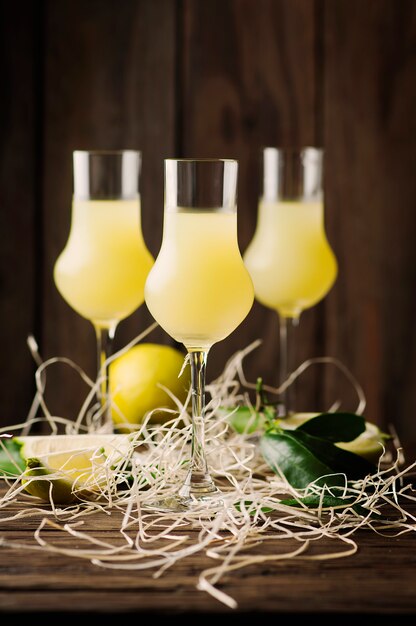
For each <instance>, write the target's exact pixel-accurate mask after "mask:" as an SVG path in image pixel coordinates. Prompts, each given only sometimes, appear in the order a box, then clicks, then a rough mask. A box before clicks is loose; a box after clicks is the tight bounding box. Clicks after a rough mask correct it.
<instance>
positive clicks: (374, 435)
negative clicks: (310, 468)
mask: <svg viewBox="0 0 416 626" xmlns="http://www.w3.org/2000/svg"><path fill="white" fill-rule="evenodd" d="M317 415H319V413H294V414H293V415H290V416H289V417H285V418H283V419H281V420H278V425H279V426H280V427H281V428H287V429H289V430H293V429H295V428H297V427H298V426H300V425H301V424H303V423H304V422H306V421H307V420H309V419H311V418H312V417H316V416H317ZM386 439H388V436H387V435H385V434H384V433H383V432H382V431H381V430H380V429H379V428H378V427H377V426H376V425H375V424H373V423H371V422H367V421H366V422H365V430H364V431H363V432H362V433H361V434H360V435H359V436H358V437H357V438H356V439H353V441H348V442H342V443H336V444H335V445H336V446H338V448H342V449H343V450H348V451H349V452H353V453H354V454H358V455H359V456H362V457H364V458H365V459H367V460H368V461H370V462H372V463H377V462H378V460H379V458H380V456H381V455H382V454H383V452H384V445H383V443H384V442H385V440H386Z"/></svg>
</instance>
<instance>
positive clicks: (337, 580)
mask: <svg viewBox="0 0 416 626" xmlns="http://www.w3.org/2000/svg"><path fill="white" fill-rule="evenodd" d="M13 506H15V505H13ZM15 508H16V510H18V506H17V505H16V506H15ZM415 512H416V507H415ZM0 517H1V511H0ZM3 517H4V515H3ZM39 519H40V518H39ZM39 519H30V520H23V521H19V520H15V521H11V522H2V523H0V537H1V538H2V540H3V541H4V540H6V541H13V542H24V543H30V542H32V544H34V543H35V542H34V539H33V532H34V529H35V528H36V527H37V525H38V522H39ZM116 521H117V520H116V519H115V517H114V516H107V515H104V514H103V515H101V514H99V515H93V516H90V517H88V518H85V528H84V529H94V531H95V535H96V536H99V537H101V538H103V539H112V540H113V541H116V539H117V536H118V537H119V536H120V535H119V531H118V530H116V529H117V524H116V523H115V522H116ZM45 533H47V534H45ZM44 536H47V538H48V540H49V541H51V542H55V543H60V545H65V546H67V547H74V546H75V545H76V543H77V540H76V539H74V538H72V539H71V538H70V537H64V536H63V534H62V532H60V531H59V530H56V529H54V528H52V527H51V528H48V529H46V530H45V531H44ZM355 538H356V540H357V542H358V544H359V550H358V553H356V554H355V555H353V556H349V557H345V558H341V559H336V560H332V561H321V562H319V561H306V560H302V559H300V560H297V561H280V562H274V563H268V564H266V565H261V566H250V567H247V568H245V569H243V570H241V571H237V572H235V573H232V574H229V575H227V576H226V577H225V578H224V579H223V582H222V583H221V584H220V585H219V587H220V589H222V590H223V591H224V592H226V593H227V594H229V595H231V596H232V597H234V598H235V599H236V600H237V602H238V608H237V609H235V610H231V609H228V608H227V607H225V606H224V605H222V604H221V603H219V602H218V601H217V600H215V599H213V598H212V597H211V596H209V595H208V594H206V593H205V592H201V591H198V590H197V589H196V581H197V577H198V573H199V572H200V571H201V569H202V568H203V567H209V566H210V565H211V564H212V561H211V560H210V559H209V558H208V557H206V556H204V555H201V554H199V555H195V556H191V557H188V558H187V559H186V560H184V561H182V562H179V563H177V564H176V565H175V566H174V567H172V568H171V569H169V570H167V571H166V572H165V573H164V575H163V576H162V577H160V578H158V579H154V578H152V575H151V573H149V571H144V572H137V571H136V572H128V571H127V572H124V571H120V570H108V569H101V568H99V567H97V566H95V565H93V564H92V563H91V562H89V561H85V560H81V559H78V558H74V557H69V556H62V555H56V554H52V553H45V552H43V551H40V550H37V551H22V550H21V549H19V548H18V547H7V546H4V545H3V546H2V547H0V612H2V613H3V614H4V613H10V614H13V615H14V616H17V615H22V614H26V613H31V614H36V615H38V617H39V618H40V617H42V620H45V619H46V620H47V619H48V618H50V619H52V618H53V619H55V618H56V616H57V614H66V613H74V614H81V613H82V614H84V613H85V614H89V615H91V614H96V615H98V614H99V616H100V617H99V618H100V620H102V619H103V618H104V617H105V614H112V618H114V614H119V615H122V614H127V613H135V614H137V615H138V616H139V617H140V616H145V615H146V616H149V615H150V616H157V615H167V614H177V615H180V618H181V621H182V623H183V621H187V620H188V619H189V621H191V620H195V619H200V618H201V617H202V616H203V615H211V618H212V620H215V619H216V617H219V616H221V615H222V616H224V615H226V614H228V617H229V618H232V616H233V615H235V616H237V617H240V618H242V617H245V618H248V617H253V619H254V618H255V616H256V615H264V616H265V618H266V617H267V619H271V618H273V615H272V614H277V615H285V614H286V615H287V614H290V615H291V616H294V615H298V614H299V615H303V616H306V615H308V616H310V615H312V616H319V617H320V620H321V623H322V620H324V622H325V623H329V622H330V621H331V620H332V619H333V620H334V622H336V623H338V624H339V623H340V619H341V620H342V618H344V619H345V620H347V618H348V620H350V619H351V617H352V616H353V615H371V616H375V615H377V616H379V617H381V618H383V619H386V620H387V619H388V620H389V623H391V624H394V623H395V620H394V619H392V618H394V617H395V616H396V617H398V616H402V615H406V614H407V615H413V616H416V533H414V532H411V533H408V534H405V535H402V536H400V537H389V538H387V537H382V536H380V535H377V534H376V533H374V532H372V531H368V530H365V531H359V533H358V534H357V535H356V536H355ZM323 541H326V540H323ZM328 541H329V540H328ZM293 544H295V542H293ZM293 547H295V545H293ZM262 549H263V550H264V549H265V548H264V547H263V548H262ZM276 549H277V546H276V544H274V543H273V541H271V542H270V545H269V544H268V546H267V550H268V551H270V553H272V551H273V550H276ZM266 614H267V616H266ZM112 618H111V619H112ZM349 623H351V622H349ZM378 623H379V622H378Z"/></svg>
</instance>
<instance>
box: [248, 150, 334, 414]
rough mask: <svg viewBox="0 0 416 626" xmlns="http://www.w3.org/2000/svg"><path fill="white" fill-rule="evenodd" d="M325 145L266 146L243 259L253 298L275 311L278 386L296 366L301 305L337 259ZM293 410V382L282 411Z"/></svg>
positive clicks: (313, 298)
mask: <svg viewBox="0 0 416 626" xmlns="http://www.w3.org/2000/svg"><path fill="white" fill-rule="evenodd" d="M323 156H324V153H323V150H322V149H319V148H314V147H306V148H300V149H280V148H279V149H278V148H265V149H264V150H263V192H262V196H261V198H260V201H259V207H258V219H257V227H256V231H255V233H254V237H253V239H252V241H251V243H250V245H249V246H248V248H247V250H246V252H245V255H244V261H245V264H246V266H247V268H248V270H249V272H250V274H251V277H252V279H253V282H254V290H255V294H256V298H257V299H258V300H259V302H261V303H262V304H264V305H265V306H267V307H270V308H271V309H274V310H275V311H276V312H277V313H278V316H279V330H280V365H279V381H278V382H279V385H282V384H283V383H284V382H285V381H286V380H287V378H288V376H289V374H290V373H291V372H292V371H293V370H294V363H293V353H294V350H293V348H294V337H293V334H294V329H295V327H296V326H297V324H298V322H299V317H300V314H301V312H302V311H303V310H304V309H307V308H309V307H312V306H313V305H315V304H316V303H317V302H319V301H320V300H321V299H322V298H323V297H324V296H325V295H326V294H327V293H328V291H329V290H330V289H331V287H332V285H333V283H334V281H335V279H336V275H337V262H336V259H335V256H334V253H333V251H332V249H331V247H330V245H329V243H328V240H327V238H326V234H325V226H324V199H323V184H322V181H323ZM295 411H296V399H295V393H294V387H293V385H289V386H288V387H287V388H286V390H285V391H284V392H283V393H282V397H281V411H280V413H281V414H282V415H290V414H291V413H294V412H295Z"/></svg>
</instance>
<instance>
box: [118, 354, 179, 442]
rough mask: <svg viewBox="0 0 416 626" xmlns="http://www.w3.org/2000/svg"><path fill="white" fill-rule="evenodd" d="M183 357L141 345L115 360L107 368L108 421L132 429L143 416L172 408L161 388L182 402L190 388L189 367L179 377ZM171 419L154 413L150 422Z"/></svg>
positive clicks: (119, 426)
mask: <svg viewBox="0 0 416 626" xmlns="http://www.w3.org/2000/svg"><path fill="white" fill-rule="evenodd" d="M184 358H185V355H184V354H183V353H182V352H180V351H179V350H177V349H176V348H172V347H171V346H165V345H162V344H155V343H142V344H139V345H137V346H134V347H133V348H131V349H130V350H128V351H127V352H126V353H125V354H122V355H121V356H120V357H118V358H117V359H115V360H114V361H113V362H112V363H111V364H110V368H109V370H110V371H109V377H110V394H111V399H112V402H113V405H114V406H113V409H112V418H113V422H114V424H115V425H116V427H118V430H120V431H122V432H123V431H124V432H125V431H129V430H134V427H135V425H136V426H137V425H138V424H140V423H141V422H142V421H143V418H144V417H145V415H146V413H148V412H149V411H154V410H155V409H165V408H168V409H176V408H177V405H176V404H175V402H174V400H173V399H172V398H171V397H170V396H169V394H168V393H167V392H166V391H165V389H163V388H162V387H161V385H162V386H163V387H166V388H167V389H169V391H170V392H171V393H172V394H173V395H174V396H175V397H176V398H178V400H180V401H181V402H184V401H185V399H186V396H187V393H188V390H189V386H190V371H189V367H187V368H185V370H184V372H183V373H182V375H181V376H180V377H179V373H180V371H181V369H182V367H183V362H184ZM172 417H173V416H172V414H170V413H167V412H166V411H155V412H154V413H153V414H152V416H151V421H152V422H163V421H166V420H167V419H171V418H172ZM129 424H131V426H129Z"/></svg>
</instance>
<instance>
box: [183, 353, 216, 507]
mask: <svg viewBox="0 0 416 626" xmlns="http://www.w3.org/2000/svg"><path fill="white" fill-rule="evenodd" d="M207 355H208V352H207V351H204V350H197V351H192V352H190V353H189V357H190V362H191V381H192V447H191V466H190V468H189V472H188V475H187V477H186V479H185V483H184V484H183V486H182V488H181V490H180V492H179V495H180V496H182V497H184V498H192V497H196V498H201V497H203V496H204V495H206V494H210V493H213V492H215V491H217V489H216V487H215V485H214V483H213V480H212V478H211V476H210V474H209V470H208V464H207V460H206V456H205V423H204V418H205V370H206V364H207Z"/></svg>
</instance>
